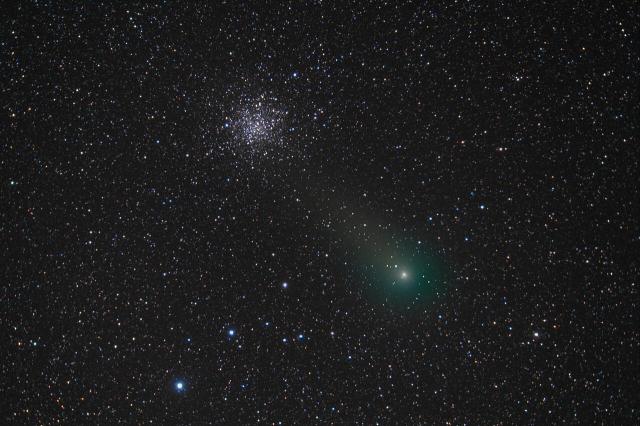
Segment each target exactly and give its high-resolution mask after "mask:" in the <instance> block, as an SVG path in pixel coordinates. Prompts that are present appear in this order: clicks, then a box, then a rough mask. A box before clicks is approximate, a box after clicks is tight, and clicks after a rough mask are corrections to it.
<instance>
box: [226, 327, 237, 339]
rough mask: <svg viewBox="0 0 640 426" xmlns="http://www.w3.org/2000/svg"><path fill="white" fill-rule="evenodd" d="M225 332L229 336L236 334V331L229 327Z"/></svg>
mask: <svg viewBox="0 0 640 426" xmlns="http://www.w3.org/2000/svg"><path fill="white" fill-rule="evenodd" d="M227 334H228V335H229V337H233V336H235V335H236V331H235V330H234V329H233V328H230V329H229V331H227Z"/></svg>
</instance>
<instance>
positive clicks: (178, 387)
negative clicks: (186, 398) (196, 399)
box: [173, 380, 187, 392]
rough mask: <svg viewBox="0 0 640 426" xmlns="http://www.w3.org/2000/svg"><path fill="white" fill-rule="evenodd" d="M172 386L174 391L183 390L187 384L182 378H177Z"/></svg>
mask: <svg viewBox="0 0 640 426" xmlns="http://www.w3.org/2000/svg"><path fill="white" fill-rule="evenodd" d="M173 386H174V388H175V389H176V392H184V391H185V390H186V388H187V386H186V385H185V383H184V382H183V381H182V380H178V381H177V382H175V383H174V385H173Z"/></svg>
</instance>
